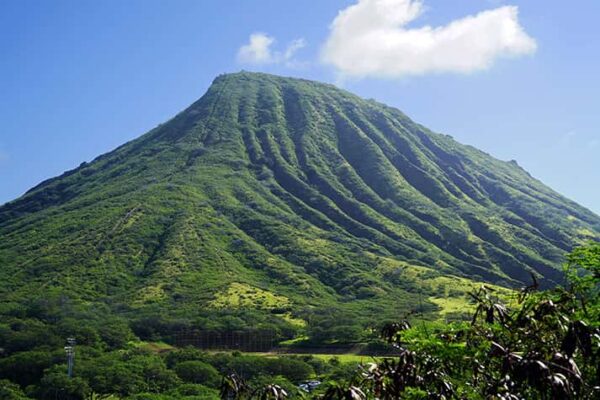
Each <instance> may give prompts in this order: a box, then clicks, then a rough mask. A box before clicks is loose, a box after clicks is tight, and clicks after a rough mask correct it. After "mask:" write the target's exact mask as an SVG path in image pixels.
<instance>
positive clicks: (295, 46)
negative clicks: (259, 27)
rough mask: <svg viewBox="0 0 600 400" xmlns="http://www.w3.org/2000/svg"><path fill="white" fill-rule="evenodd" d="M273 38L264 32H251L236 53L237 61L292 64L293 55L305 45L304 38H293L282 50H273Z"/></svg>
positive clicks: (244, 62)
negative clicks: (245, 42)
mask: <svg viewBox="0 0 600 400" xmlns="http://www.w3.org/2000/svg"><path fill="white" fill-rule="evenodd" d="M275 42H276V40H275V38H274V37H272V36H269V35H267V34H264V33H258V32H257V33H253V34H251V35H250V38H249V40H248V43H247V44H245V45H243V46H242V47H240V49H239V50H238V54H237V59H238V62H240V63H243V64H280V63H285V64H286V65H289V66H291V65H293V64H294V63H295V60H294V55H295V54H296V52H297V51H298V50H300V49H301V48H303V47H305V46H306V42H305V40H304V39H295V40H293V41H292V42H291V43H290V44H288V46H287V47H286V48H285V50H284V51H283V52H281V51H274V50H273V49H272V45H273V44H274V43H275Z"/></svg>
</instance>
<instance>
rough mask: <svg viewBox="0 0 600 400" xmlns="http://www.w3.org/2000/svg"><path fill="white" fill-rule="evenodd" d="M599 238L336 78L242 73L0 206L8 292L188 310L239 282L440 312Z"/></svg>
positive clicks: (297, 294)
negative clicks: (452, 296)
mask: <svg viewBox="0 0 600 400" xmlns="http://www.w3.org/2000/svg"><path fill="white" fill-rule="evenodd" d="M599 234H600V217H598V216H597V215H595V214H593V213H592V212H591V211H589V210H587V209H585V208H584V207H581V206H579V205H578V204H576V203H575V202H572V201H571V200H568V199H566V198H565V197H563V196H562V195H560V194H558V193H557V192H555V191H553V190H552V189H550V188H548V187H546V186H545V185H543V184H542V183H541V182H540V181H538V180H536V179H535V178H533V177H531V176H530V175H529V173H527V172H526V171H525V170H524V169H522V168H521V167H520V166H518V164H516V162H511V161H509V162H505V161H500V160H497V159H495V158H493V157H491V156H489V155H488V154H487V153H484V152H482V151H480V150H477V149H475V148H474V147H472V146H466V145H462V144H460V143H458V142H456V141H454V140H453V139H452V138H451V137H449V136H447V135H441V134H436V133H434V132H431V131H429V130H428V129H427V128H425V127H424V126H422V125H420V124H417V123H415V122H413V121H412V120H410V119H409V118H408V117H407V116H406V115H405V114H403V113H402V112H401V111H399V110H397V109H395V108H392V107H389V106H386V105H383V104H381V103H378V102H375V101H372V100H364V99H361V98H360V97H358V96H355V95H353V94H351V93H349V92H347V91H344V90H342V89H339V88H336V87H335V86H333V85H329V84H322V83H318V82H314V81H308V80H301V79H297V78H282V77H277V76H274V75H268V74H260V73H248V72H241V73H235V74H225V75H221V76H219V77H217V78H216V79H215V80H214V82H213V84H212V85H211V86H210V88H209V89H208V90H207V92H206V93H205V94H204V95H203V96H202V97H201V98H200V99H199V100H197V101H196V102H194V103H193V104H192V105H190V106H189V107H188V108H186V109H185V110H184V111H182V112H180V113H179V114H177V115H176V116H175V117H173V118H172V119H171V120H169V121H167V122H165V123H164V124H160V125H159V126H157V127H156V128H154V129H152V130H150V131H149V132H148V133H146V134H144V135H142V136H140V137H139V138H137V139H134V140H132V141H130V142H127V143H125V144H124V145H122V146H119V147H118V148H116V149H115V150H113V151H111V152H108V153H105V154H103V155H101V156H99V157H97V158H95V159H94V160H93V161H91V162H89V163H82V164H81V165H80V166H79V167H77V168H75V169H73V170H71V171H67V172H65V173H64V174H62V175H61V176H58V177H55V178H51V179H48V180H46V181H44V182H41V183H40V184H38V185H36V186H35V187H33V188H32V189H30V190H29V191H28V192H27V193H26V194H25V195H24V196H22V197H21V198H19V199H17V200H14V201H11V202H9V203H6V204H5V205H3V206H0V237H1V238H2V240H1V241H0V264H1V265H2V266H3V267H2V271H0V273H1V274H2V275H4V276H3V277H4V278H5V279H4V283H2V284H0V293H1V295H2V296H3V298H7V299H11V301H17V302H21V301H25V300H26V299H27V298H28V297H27V296H30V294H31V292H32V291H38V292H39V291H43V290H47V289H48V287H52V288H53V290H57V291H59V292H61V293H68V295H69V296H71V297H74V298H79V299H83V300H85V301H102V302H109V303H111V304H112V303H118V304H121V305H120V306H119V307H124V308H126V309H128V310H130V311H131V310H138V311H139V310H144V312H149V313H151V312H155V311H156V310H158V309H165V310H167V309H168V310H175V309H176V308H181V311H180V312H181V313H182V315H183V313H184V312H185V313H188V312H191V311H190V310H192V309H194V307H196V306H201V307H208V309H210V310H209V311H210V312H212V313H218V312H220V311H219V310H216V309H214V307H213V306H210V304H215V303H211V302H214V299H215V296H217V297H218V296H222V295H223V293H229V291H230V290H232V288H233V289H235V290H240V289H239V288H240V287H242V288H244V289H243V290H242V291H243V293H245V294H244V295H245V296H250V297H252V294H251V293H253V292H252V290H255V291H258V290H262V291H267V292H269V293H273V295H274V296H284V297H287V298H289V299H291V300H290V304H294V306H290V310H289V312H291V313H292V314H290V315H289V318H295V317H302V318H304V317H305V314H306V312H308V311H306V310H307V309H311V308H315V307H316V308H318V307H322V306H323V305H324V304H327V305H329V306H330V305H332V304H335V305H336V307H337V306H339V307H342V308H343V307H346V308H345V309H347V310H352V311H353V312H355V311H356V312H358V311H357V309H358V308H359V307H363V308H364V310H361V311H360V312H361V313H369V312H372V311H373V310H376V309H377V308H378V307H379V308H381V307H383V308H384V309H385V310H386V311H385V312H389V313H390V314H394V313H397V312H398V310H410V309H412V308H414V307H417V299H415V298H414V296H413V295H411V292H412V293H414V292H415V290H416V291H417V292H419V293H421V291H422V288H421V287H420V286H423V287H426V290H425V291H424V292H423V293H425V296H426V300H425V301H426V302H427V305H426V307H425V308H427V309H428V310H429V311H432V312H433V311H435V310H436V304H435V302H431V301H427V298H428V296H429V297H435V296H434V295H435V293H433V292H434V291H435V290H438V291H440V290H442V289H439V288H440V287H441V286H440V285H438V283H439V282H441V281H443V279H445V278H444V277H451V279H457V280H458V281H456V280H455V281H453V282H454V283H456V282H459V281H460V282H461V284H464V285H465V287H467V286H469V285H470V283H468V282H470V281H473V282H489V283H493V284H498V285H502V286H507V287H514V286H518V285H522V284H524V283H526V282H528V280H529V279H530V276H531V274H534V275H536V276H538V277H539V278H540V279H541V280H542V281H543V282H544V284H545V285H547V286H549V285H553V284H555V283H557V282H559V281H560V280H561V279H562V273H561V271H560V265H561V263H562V260H563V256H564V254H565V252H567V251H569V250H570V249H571V248H572V247H573V246H575V245H576V244H578V243H581V242H582V241H584V240H586V239H590V238H597V237H598V236H599ZM65 277H67V278H68V279H66V280H65ZM461 279H462V280H461ZM424 282H426V283H424ZM434 282H435V283H434ZM234 284H235V285H234ZM239 285H242V286H239ZM244 285H246V286H244ZM450 286H451V284H450V285H446V286H444V289H443V291H445V292H444V293H447V292H448V290H450ZM248 287H249V288H250V289H248ZM249 293H250V294H249ZM259 293H262V292H260V291H259ZM263 297H264V296H263ZM275 298H277V297H275ZM418 302H421V298H419V299H418ZM340 304H341V305H340ZM157 307H158V308H157ZM210 307H213V308H212V309H211V308H210ZM226 308H227V307H226ZM254 309H255V310H257V313H265V312H266V310H267V309H263V308H261V306H259V305H256V304H255V305H254ZM301 309H304V310H305V311H304V314H303V312H302V311H300V310H301ZM152 310H154V311H152ZM156 312H157V311H156ZM203 312H208V311H206V310H204V311H203ZM194 313H196V314H198V313H200V314H201V313H202V312H200V311H194ZM257 318H258V317H257ZM284 319H285V318H284ZM288 322H289V321H288Z"/></svg>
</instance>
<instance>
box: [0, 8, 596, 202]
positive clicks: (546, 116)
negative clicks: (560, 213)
mask: <svg viewBox="0 0 600 400" xmlns="http://www.w3.org/2000/svg"><path fill="white" fill-rule="evenodd" d="M378 1H379V2H381V3H382V4H383V3H386V6H393V10H392V11H393V12H391V13H384V14H385V15H388V14H389V15H392V16H393V17H394V18H396V19H395V20H393V21H391V20H390V21H386V22H385V23H383V24H380V23H377V24H373V23H370V22H372V21H373V19H372V16H373V15H374V14H372V13H373V12H374V11H373V7H372V6H373V4H374V3H376V2H378ZM357 2H358V0H352V1H350V0H346V1H334V0H328V1H321V0H314V1H297V0H295V1H285V0H269V1H267V0H253V1H245V0H238V1H234V0H231V1H222V0H214V1H209V0H205V1H183V0H173V1H168V2H167V1H159V0H156V1H155V0H139V1H137V0H127V1H121V0H106V1H102V2H99V1H88V0H71V1H39V0H38V1H31V0H7V1H3V2H0V204H1V203H3V202H6V201H10V200H12V199H14V198H16V197H18V196H20V195H21V194H22V193H23V192H24V191H25V190H27V189H28V188H30V187H32V186H33V185H35V184H36V183H38V182H40V181H41V180H43V179H46V178H49V177H52V176H55V175H58V174H60V173H62V172H63V171H65V170H68V169H72V168H74V167H76V166H77V165H79V164H80V163H81V162H83V161H90V160H91V159H93V158H94V157H96V156H97V155H99V154H101V153H104V152H107V151H109V150H111V149H113V148H115V147H116V146H118V145H120V144H122V143H124V142H125V141H127V140H131V139H133V138H135V137H137V136H139V135H141V134H143V133H144V132H146V131H147V130H149V129H151V128H153V127H155V126H156V125H157V124H159V123H161V122H164V121H165V120H167V119H169V118H170V117H172V116H173V115H174V114H176V113H177V112H178V111H180V110H182V109H183V108H185V107H186V106H187V105H189V104H190V103H191V102H193V101H194V100H196V99H197V98H199V97H200V96H201V95H202V94H203V93H204V91H205V90H206V89H207V87H208V86H209V85H210V83H211V81H212V79H213V78H214V77H215V76H216V75H218V74H220V73H224V72H234V71H239V70H241V69H246V70H256V71H264V72H270V73H276V74H281V75H288V76H297V77H303V78H308V79H316V80H320V81H327V82H332V83H337V84H339V85H342V86H343V87H344V88H346V89H348V90H350V91H352V92H355V93H357V94H359V95H361V96H364V97H368V98H375V99H377V100H379V101H382V102H384V103H387V104H390V105H392V106H395V107H398V108H399V109H401V110H403V111H404V112H405V113H407V114H408V115H409V116H411V117H412V118H413V119H415V120H416V121H418V122H420V123H422V124H424V125H426V126H428V127H429V128H431V129H433V130H435V131H438V132H442V133H446V134H451V135H452V136H454V137H455V138H456V139H457V140H459V141H460V142H462V143H466V144H471V145H473V146H476V147H478V148H480V149H482V150H484V151H486V152H488V153H490V154H492V155H494V156H496V157H498V158H500V159H503V160H510V159H515V160H517V161H518V162H519V164H520V165H521V166H523V167H524V168H525V169H527V170H528V171H529V172H530V173H531V174H532V175H533V176H535V177H536V178H538V179H540V180H541V181H543V182H544V183H546V184H548V185H549V186H551V187H552V188H554V189H556V190H557V191H559V192H560V193H562V194H564V195H566V196H567V197H569V198H571V199H573V200H575V201H578V202H579V203H581V204H582V205H584V206H587V207H588V208H590V209H592V210H594V211H595V212H596V213H599V214H600V157H599V156H598V155H599V154H600V130H599V127H600V112H599V109H598V105H599V104H600V101H599V100H600V77H599V76H598V71H600V27H599V25H598V23H597V21H596V20H597V16H598V15H600V2H598V1H596V0H580V1H577V2H576V3H573V4H571V3H566V2H564V1H561V2H559V1H551V0H546V1H541V0H527V1H510V2H508V1H507V2H505V1H499V0H453V1H452V2H449V1H448V0H424V1H423V2H422V3H418V2H414V1H413V2H411V1H410V0H361V7H362V8H360V9H359V8H356V7H355V8H352V9H349V7H351V6H353V5H355V4H357ZM509 5H510V6H515V7H518V17H517V14H516V12H517V8H514V7H513V8H509V7H508V6H509ZM369 7H371V8H369ZM399 7H405V8H406V9H405V10H404V11H402V13H399V11H398V10H399ZM415 7H417V9H415ZM342 10H345V11H344V12H345V13H346V14H342V15H350V14H351V13H353V14H352V15H351V17H352V18H353V19H352V21H350V17H348V18H346V19H344V20H342V19H343V18H341V17H340V18H338V19H336V16H338V13H339V12H340V11H342ZM349 10H350V11H349ZM486 10H487V11H488V12H487V13H485V11H486ZM482 12H483V14H481V13H482ZM369 13H371V14H369ZM469 16H470V18H467V19H465V17H469ZM365 17H367V18H365ZM361 18H362V19H361ZM386 18H387V17H386ZM334 21H337V22H336V23H334ZM371 25H376V26H371ZM426 26H430V27H432V28H431V29H429V30H428V29H427V28H423V27H426ZM357 27H358V28H357ZM504 28H506V29H508V30H507V31H506V32H509V33H510V35H509V34H508V33H507V35H508V36H506V35H505V36H501V35H500V33H498V32H499V31H501V30H503V29H504ZM513 28H514V29H513ZM517 28H518V29H517ZM515 29H516V31H515ZM361 32H362V33H361ZM257 33H260V34H262V36H259V37H258V38H259V39H261V38H262V39H265V38H266V42H265V41H264V40H263V42H262V44H261V43H259V44H258V45H259V48H258V50H257V48H256V46H254V47H252V46H250V44H249V43H250V42H249V40H250V35H251V34H257ZM348 35H350V36H352V37H348ZM361 35H362V36H361ZM406 35H409V36H406ZM405 37H409V38H411V40H410V41H408V42H406V41H404V38H405ZM255 38H256V36H255ZM474 38H476V39H477V40H474ZM481 38H484V39H485V40H480V39H481ZM488 39H489V40H488ZM369 40H371V43H369ZM259 42H260V40H259ZM265 43H266V44H267V46H266V47H265ZM382 43H383V44H385V45H382ZM407 43H408V44H407ZM254 44H255V45H256V43H254ZM243 46H246V47H245V48H246V51H241V53H240V48H242V47H243ZM260 46H262V47H260ZM360 46H364V47H360ZM382 46H383V47H382ZM257 51H258V52H257ZM408 53H410V57H409V56H407V54H408ZM363 55H364V57H363V59H361V56H363ZM363 61H366V62H363ZM390 66H391V67H390Z"/></svg>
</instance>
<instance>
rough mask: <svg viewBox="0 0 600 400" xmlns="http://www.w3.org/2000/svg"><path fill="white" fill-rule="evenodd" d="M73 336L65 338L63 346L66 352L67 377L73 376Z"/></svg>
mask: <svg viewBox="0 0 600 400" xmlns="http://www.w3.org/2000/svg"><path fill="white" fill-rule="evenodd" d="M75 343H76V342H75V338H72V337H70V338H67V346H65V352H66V353H67V374H68V375H69V378H72V377H73V365H74V364H75Z"/></svg>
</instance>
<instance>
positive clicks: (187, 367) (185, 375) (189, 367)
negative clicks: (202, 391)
mask: <svg viewBox="0 0 600 400" xmlns="http://www.w3.org/2000/svg"><path fill="white" fill-rule="evenodd" d="M175 373H177V376H179V377H180V378H181V379H182V380H183V381H185V382H189V383H200V384H202V385H206V386H209V387H214V388H216V387H218V386H219V382H220V381H221V377H220V375H219V371H217V370H216V369H215V367H213V366H212V365H210V364H207V363H205V362H202V361H183V362H180V363H178V364H177V365H176V366H175Z"/></svg>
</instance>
